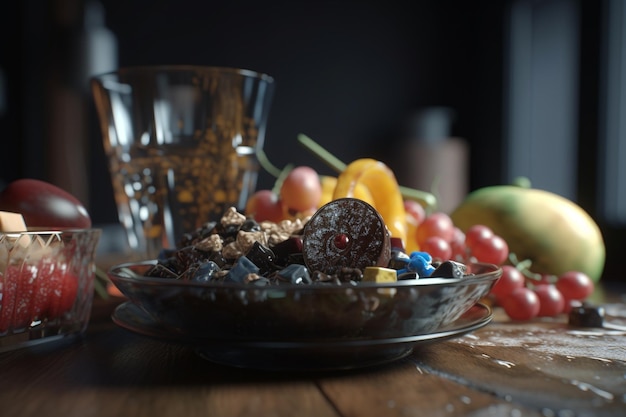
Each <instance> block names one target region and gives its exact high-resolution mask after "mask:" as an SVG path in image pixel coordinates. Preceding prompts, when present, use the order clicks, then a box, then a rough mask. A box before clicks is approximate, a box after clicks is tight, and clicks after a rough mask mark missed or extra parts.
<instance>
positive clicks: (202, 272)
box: [191, 261, 220, 282]
mask: <svg viewBox="0 0 626 417" xmlns="http://www.w3.org/2000/svg"><path fill="white" fill-rule="evenodd" d="M217 271H220V267H219V266H218V265H217V264H216V263H215V262H213V261H207V262H205V263H203V264H201V265H200V266H199V267H198V269H196V272H195V273H194V274H193V276H192V277H191V280H192V281H196V282H210V281H211V280H212V279H213V275H214V274H215V273H216V272H217Z"/></svg>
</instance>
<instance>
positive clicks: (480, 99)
mask: <svg viewBox="0 0 626 417" xmlns="http://www.w3.org/2000/svg"><path fill="white" fill-rule="evenodd" d="M503 4H505V3H502V4H500V3H498V2H495V3H494V2H482V1H478V2H472V3H471V5H470V4H468V2H464V1H451V0H447V1H425V2H424V1H422V2H407V1H395V0H392V1H385V2H368V1H365V2H362V1H315V2H294V1H270V2H254V1H233V2H213V1H207V2H198V1H189V0H178V1H169V0H168V1H164V0H156V1H147V0H133V1H103V2H102V5H103V6H104V10H105V13H106V26H107V27H108V28H109V30H110V31H112V32H113V34H114V35H115V36H116V38H117V41H118V48H119V65H120V66H131V65H150V64H202V65H220V66H232V67H240V68H247V69H252V70H256V71H260V72H265V73H267V74H270V75H272V76H273V77H274V78H275V80H276V93H275V96H274V101H273V105H272V109H271V113H270V119H269V125H268V131H267V135H266V145H265V151H266V153H267V154H268V156H269V157H270V159H271V161H272V162H273V163H274V164H275V165H277V166H279V167H282V166H284V165H285V164H287V163H295V164H309V165H312V166H314V167H315V168H317V169H319V170H320V171H325V170H327V168H326V166H325V165H324V164H322V163H320V162H319V161H318V160H317V159H316V158H315V157H313V156H312V155H311V154H309V153H308V152H307V151H305V150H304V149H303V148H302V147H301V146H300V145H299V144H298V142H297V141H296V137H297V134H298V133H305V134H307V135H309V136H310V137H312V138H313V139H315V140H316V141H318V142H319V143H320V144H322V145H323V146H324V147H326V148H327V149H329V150H330V151H331V152H333V153H334V154H335V155H336V156H337V157H339V158H340V159H342V160H344V161H346V162H349V161H351V160H353V159H356V158H358V157H364V156H369V157H375V158H378V159H382V160H384V161H386V162H388V163H389V164H391V165H393V161H394V160H395V159H397V156H398V154H399V153H401V152H402V148H401V141H402V140H403V139H405V138H404V126H405V124H406V122H407V119H408V118H409V117H410V116H411V115H412V114H413V113H414V112H416V111H417V110H419V109H421V108H423V107H430V106H446V107H449V108H451V109H453V110H454V111H455V114H456V118H455V122H454V124H453V126H452V128H453V132H451V134H455V135H459V136H462V137H464V138H467V139H468V141H470V142H471V146H472V147H473V149H475V150H476V152H480V154H479V155H476V159H477V161H483V162H484V161H489V160H492V159H495V158H497V157H498V155H499V153H500V130H501V122H500V120H501V109H500V107H501V103H500V100H501V99H500V97H501V80H500V78H501V71H502V68H501V67H502V53H501V50H502V25H503V21H502V15H503V7H504V6H503ZM81 6H82V2H81V1H78V0H73V1H70V0H65V1H58V0H57V1H52V2H44V1H26V2H25V3H23V4H13V5H12V6H10V7H13V8H14V9H15V13H14V14H11V13H8V14H5V15H4V16H3V19H4V20H7V21H9V23H12V24H14V23H15V22H20V21H21V22H22V25H21V28H18V30H17V31H13V30H12V31H7V33H6V34H5V36H3V38H4V39H5V40H6V39H9V38H13V39H14V40H15V42H16V43H17V44H18V45H21V48H19V49H20V56H19V57H16V58H17V60H14V59H11V60H9V62H8V64H7V65H4V66H5V68H7V72H8V75H9V77H10V79H11V83H10V88H9V94H10V95H9V97H10V103H11V106H10V107H9V109H8V115H7V116H6V120H5V121H3V123H7V124H8V127H7V129H4V131H5V132H8V133H6V136H5V137H6V138H10V141H11V145H10V146H11V147H12V152H11V157H8V156H9V155H8V154H5V155H4V156H3V158H2V165H1V166H0V169H1V171H0V174H1V175H0V178H1V179H2V180H4V181H5V182H7V181H10V180H12V179H14V178H19V177H22V176H35V177H43V178H49V177H50V176H51V175H52V174H51V173H50V170H51V167H49V166H47V164H49V162H47V160H46V158H45V157H44V156H43V154H44V153H46V147H47V146H51V145H50V142H52V141H51V140H48V139H47V138H46V135H49V133H47V131H46V129H45V128H44V126H46V125H49V124H50V123H53V122H51V121H50V118H51V115H50V114H51V111H50V109H49V107H46V105H48V106H49V105H50V103H53V102H54V101H53V100H54V98H51V97H50V95H51V94H54V93H55V92H54V91H52V92H51V91H50V90H51V89H52V88H53V87H50V86H49V83H50V82H51V79H52V80H53V82H55V83H57V84H58V85H61V86H62V88H65V91H63V92H62V93H61V94H68V91H69V92H70V93H75V94H82V95H83V96H84V105H85V106H92V103H91V102H90V97H89V93H88V92H86V91H82V90H81V85H80V82H81V81H83V80H82V78H81V77H80V75H77V74H76V72H77V70H76V66H77V64H76V60H77V57H76V55H77V52H76V50H75V49H76V41H75V39H76V38H78V37H80V36H81V33H82V31H84V28H83V27H82V24H83V22H82V20H83V15H82V13H83V11H82V10H81ZM9 15H11V17H9ZM6 29H7V26H4V27H3V30H6ZM82 87H85V85H84V83H83V85H82ZM56 94H57V95H58V94H59V93H58V91H57V92H56ZM89 117H91V121H90V126H89V129H90V130H89V133H88V134H86V135H85V136H86V137H85V141H87V142H88V146H89V149H90V152H91V155H92V158H93V161H92V170H91V179H90V182H91V183H92V184H97V190H98V192H97V193H92V194H91V196H90V197H89V202H88V203H89V206H90V211H91V214H92V217H93V218H94V221H95V222H107V221H115V210H114V207H113V205H112V202H111V199H110V195H109V194H111V191H110V185H109V184H108V173H107V171H106V166H105V165H104V163H103V162H102V161H103V158H102V155H101V152H102V151H101V144H100V140H101V139H100V133H99V131H98V129H97V128H95V129H94V126H95V122H94V120H93V114H90V115H89ZM94 164H95V167H96V168H95V169H93V167H94ZM479 165H480V164H479V163H476V164H474V165H473V166H474V167H478V166H479ZM498 175H499V174H498V172H497V166H496V164H494V165H493V167H492V168H491V169H490V170H489V171H484V170H479V169H474V170H473V171H472V175H471V177H472V183H473V185H474V186H479V185H484V184H491V183H494V182H498ZM272 180H273V179H272V178H271V177H268V176H262V177H261V179H260V186H267V185H268V184H269V182H270V181H272Z"/></svg>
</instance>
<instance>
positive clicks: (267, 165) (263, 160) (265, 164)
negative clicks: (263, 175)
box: [256, 149, 282, 178]
mask: <svg viewBox="0 0 626 417" xmlns="http://www.w3.org/2000/svg"><path fill="white" fill-rule="evenodd" d="M256 156H257V159H258V160H259V164H261V167H262V168H263V169H264V170H266V171H267V172H269V173H270V175H272V176H274V177H275V178H278V177H280V174H281V172H282V170H281V169H280V168H278V167H277V166H276V165H274V164H272V163H271V162H270V160H269V158H268V157H267V155H266V154H265V151H264V150H263V149H259V150H258V151H257V152H256Z"/></svg>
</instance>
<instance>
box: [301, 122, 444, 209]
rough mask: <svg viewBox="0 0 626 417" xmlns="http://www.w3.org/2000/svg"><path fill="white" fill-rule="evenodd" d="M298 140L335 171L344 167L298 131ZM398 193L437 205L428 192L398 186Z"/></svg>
mask: <svg viewBox="0 0 626 417" xmlns="http://www.w3.org/2000/svg"><path fill="white" fill-rule="evenodd" d="M298 141H299V142H300V143H301V144H302V145H303V146H304V147H305V148H307V149H308V150H309V151H311V152H312V153H313V154H314V155H315V156H317V157H318V158H320V159H321V160H322V162H324V163H326V164H327V165H328V166H329V167H330V168H332V169H334V170H335V171H336V172H337V173H341V172H342V171H343V170H344V169H346V164H345V163H344V162H342V161H341V160H340V159H338V158H337V157H336V156H335V155H333V154H332V153H330V152H329V151H327V150H326V149H324V148H323V147H322V146H321V145H320V144H319V143H317V142H315V141H314V140H313V139H311V138H310V137H308V136H307V135H305V134H303V133H300V134H299V135H298ZM400 193H401V194H402V197H403V198H406V199H410V200H417V201H420V202H422V204H423V205H424V206H425V207H426V208H428V209H430V210H435V209H436V207H437V197H435V195H433V194H431V193H429V192H426V191H421V190H416V189H414V188H409V187H404V186H400Z"/></svg>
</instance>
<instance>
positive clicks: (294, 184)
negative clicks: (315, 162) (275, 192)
mask: <svg viewBox="0 0 626 417" xmlns="http://www.w3.org/2000/svg"><path fill="white" fill-rule="evenodd" d="M279 197H280V199H281V201H282V203H283V205H284V206H285V207H286V208H287V209H288V210H289V211H293V212H296V213H302V212H307V211H309V210H311V209H313V211H314V210H315V209H316V208H317V207H318V206H319V203H320V201H321V199H322V184H321V182H320V178H319V175H318V174H317V172H316V171H315V170H314V169H313V168H311V167H307V166H298V167H295V168H294V169H292V170H291V171H290V172H289V174H287V176H286V177H285V179H284V180H283V183H282V185H281V187H280V193H279Z"/></svg>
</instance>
